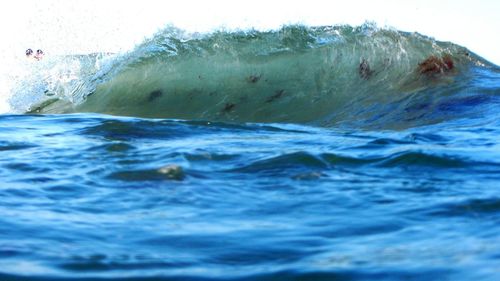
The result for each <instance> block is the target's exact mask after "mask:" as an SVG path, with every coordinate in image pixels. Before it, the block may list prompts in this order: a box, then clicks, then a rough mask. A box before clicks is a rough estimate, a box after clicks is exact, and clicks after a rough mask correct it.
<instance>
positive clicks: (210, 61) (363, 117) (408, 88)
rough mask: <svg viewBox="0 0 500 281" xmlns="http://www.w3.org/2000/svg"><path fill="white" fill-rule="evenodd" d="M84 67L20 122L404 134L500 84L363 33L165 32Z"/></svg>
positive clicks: (449, 53)
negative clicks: (76, 118)
mask: <svg viewBox="0 0 500 281" xmlns="http://www.w3.org/2000/svg"><path fill="white" fill-rule="evenodd" d="M72 59H75V57H72ZM78 59H80V60H87V61H88V60H89V57H79V58H78ZM99 59H102V58H99ZM90 60H91V61H92V62H93V63H91V66H87V69H83V70H80V72H78V73H77V76H78V75H79V77H78V78H79V79H76V80H74V81H77V83H76V84H77V85H76V86H75V85H70V86H68V84H65V83H63V87H59V88H60V89H59V92H57V90H56V92H55V93H53V95H54V96H52V97H51V98H50V99H45V100H43V101H42V102H40V101H37V102H38V104H36V105H35V106H33V105H31V106H30V108H29V110H28V111H30V112H40V113H69V112H95V113H105V114H112V115H126V116H137V117H153V118H175V119H187V120H211V121H232V122H290V123H306V124H313V125H320V126H332V125H339V124H355V125H356V126H361V127H388V128H401V127H403V128H405V127H412V126H418V125H423V124H431V123H436V122H441V121H442V120H447V119H450V118H457V117H461V116H464V115H467V114H470V113H471V112H470V111H471V110H469V109H471V108H472V107H476V106H477V105H478V104H484V103H486V104H488V103H489V101H490V100H491V99H496V97H497V96H498V95H497V93H498V91H497V90H495V89H493V90H492V89H489V88H487V87H484V86H480V87H476V86H475V84H474V81H476V80H477V79H478V78H481V77H482V78H484V77H486V78H485V79H498V77H499V73H500V72H499V70H498V68H497V67H496V66H494V65H492V64H490V63H488V62H487V61H484V60H483V59H481V58H480V57H478V56H476V55H475V54H472V53H471V52H469V51H468V50H467V49H466V48H464V47H461V46H457V45H454V44H452V43H445V42H437V41H435V40H433V39H431V38H428V37H425V36H422V35H419V34H410V33H403V32H398V31H395V30H386V29H379V28H377V27H375V26H373V25H370V24H365V25H363V26H360V27H350V26H327V27H305V26H286V27H283V28H282V29H280V30H277V31H267V32H262V31H254V30H249V31H239V32H224V31H219V32H215V33H211V34H203V35H200V34H186V33H184V32H182V31H180V30H178V29H175V28H173V27H170V28H166V29H165V30H163V31H162V32H159V33H158V34H156V35H155V36H153V37H152V38H150V39H148V40H146V41H145V42H143V43H142V44H140V45H139V46H137V47H136V48H135V49H134V50H133V51H131V52H129V53H127V54H123V55H116V56H113V57H112V58H111V59H109V61H108V62H107V63H106V64H105V66H106V67H102V66H101V67H96V62H98V61H99V60H98V59H96V56H93V57H92V58H91V59H90ZM74 81H73V82H74ZM481 85H484V83H481ZM471 89H474V91H471ZM457 108H459V110H457ZM474 111H475V112H477V110H474Z"/></svg>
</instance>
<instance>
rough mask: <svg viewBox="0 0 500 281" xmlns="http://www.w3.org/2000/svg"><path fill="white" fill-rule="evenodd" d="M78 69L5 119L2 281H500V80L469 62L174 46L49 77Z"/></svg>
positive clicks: (90, 60)
mask: <svg viewBox="0 0 500 281" xmlns="http://www.w3.org/2000/svg"><path fill="white" fill-rule="evenodd" d="M167 35H168V36H167ZM304 38H305V39H304ZM306 39H307V40H306ZM381 42H383V44H382V43H381ZM391 42H395V43H394V44H397V45H390V43H391ZM224 44H225V45H224ZM262 44H264V45H265V46H266V48H260V47H262ZM385 45H387V46H386V47H383V46H385ZM214 46H215V47H214ZM258 46H260V47H259V48H257V47H258ZM181 47H182V48H181ZM219 48H220V49H221V50H220V51H217V50H219ZM370 48H371V49H370ZM396 50H400V51H398V52H400V53H394V52H396ZM404 54H406V55H404ZM446 55H450V56H451V57H452V60H453V62H454V67H453V68H446V67H442V68H441V69H440V70H439V71H437V72H432V71H431V72H430V73H429V72H424V71H422V69H421V68H419V65H420V67H422V66H421V65H422V63H423V62H424V61H425V60H426V58H428V57H429V56H435V57H437V58H441V57H445V56H446ZM386 57H389V59H390V61H387V60H386ZM364 60H365V61H366V62H368V64H369V69H368V70H367V68H366V64H364V66H362V65H363V61H364ZM235 61H236V62H237V63H235ZM68 62H69V63H68ZM75 62H79V65H80V68H78V69H77V70H78V71H76V70H74V69H73V70H74V71H75V72H74V73H72V75H74V76H76V77H77V78H75V79H65V80H64V81H62V80H61V81H56V82H55V83H53V82H51V83H47V84H37V83H38V82H37V83H34V82H29V83H24V84H21V86H20V87H19V88H20V89H22V91H19V92H17V93H16V95H15V96H14V97H13V98H12V99H11V102H12V105H13V107H14V108H17V109H18V110H22V108H23V107H24V109H25V110H26V111H30V112H31V113H24V114H22V113H21V112H19V113H16V114H8V115H7V114H5V115H1V116H0V153H1V155H2V157H1V158H0V213H1V214H2V216H1V217H0V280H6V281H10V280H498V279H499V278H500V271H499V269H498V268H499V264H500V255H499V253H500V246H499V245H500V236H499V235H498V233H500V197H499V194H500V193H499V192H500V160H499V159H500V142H499V139H500V138H499V137H500V113H499V111H498V106H499V105H500V96H499V94H500V71H499V69H498V67H496V66H494V65H492V64H490V63H488V62H486V61H484V60H482V59H481V58H480V57H478V56H476V55H474V54H472V53H469V52H468V51H467V50H466V49H465V48H462V47H459V46H456V45H453V44H451V43H443V42H434V41H433V40H432V39H430V38H426V37H423V36H421V35H418V34H404V33H398V32H396V31H387V30H378V29H374V28H373V27H366V26H365V27H359V28H350V27H341V28H333V27H329V28H319V29H314V28H304V27H288V28H284V29H283V30H280V31H276V32H269V33H259V32H248V33H244V34H241V33H220V34H212V35H209V36H206V37H201V38H198V37H187V38H186V35H182V34H173V33H172V30H167V31H165V32H163V33H159V34H157V35H156V36H155V37H154V38H152V39H151V40H150V41H146V42H144V43H143V44H142V45H140V46H138V47H137V48H136V49H135V50H134V51H132V52H130V53H127V54H124V55H120V56H108V55H102V54H96V55H91V56H73V57H66V58H62V59H61V60H57V61H50V60H48V61H47V62H44V63H45V65H41V64H40V65H39V66H40V67H42V69H48V70H51V71H52V72H51V73H53V72H54V69H55V68H57V69H60V68H61V66H68V65H72V64H73V63H75ZM96 62H100V64H99V65H98V64H97V63H96ZM70 63H71V64H70ZM37 67H38V66H37ZM173 73H175V75H177V76H175V77H174V78H172V76H171V75H174V74H173ZM198 76H200V77H201V78H199V77H198ZM266 80H267V81H266ZM39 89H42V90H43V92H42V93H41V94H40V93H39V92H38V90H39ZM280 90H283V91H280ZM211 93H213V94H211ZM35 112H38V113H43V114H33V113H35ZM61 113H65V114H61Z"/></svg>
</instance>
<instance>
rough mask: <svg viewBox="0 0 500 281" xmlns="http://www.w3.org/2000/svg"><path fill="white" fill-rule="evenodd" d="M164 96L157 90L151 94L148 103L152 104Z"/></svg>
mask: <svg viewBox="0 0 500 281" xmlns="http://www.w3.org/2000/svg"><path fill="white" fill-rule="evenodd" d="M162 95H163V92H162V91H161V90H155V91H152V92H151V93H149V96H148V102H152V101H154V100H156V99H158V98H160V97H161V96H162Z"/></svg>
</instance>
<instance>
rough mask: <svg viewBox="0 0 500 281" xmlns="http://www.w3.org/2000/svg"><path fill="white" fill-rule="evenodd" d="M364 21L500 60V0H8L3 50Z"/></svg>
mask: <svg viewBox="0 0 500 281" xmlns="http://www.w3.org/2000/svg"><path fill="white" fill-rule="evenodd" d="M367 20H368V21H375V22H376V23H377V24H378V25H379V26H386V25H387V26H391V27H395V28H397V29H399V30H404V31H417V32H420V33H422V34H425V35H429V36H432V37H435V38H436V39H438V40H443V41H452V42H454V43H458V44H460V45H463V46H465V47H467V48H469V49H471V50H472V51H473V52H475V53H477V54H479V55H481V56H483V57H485V58H486V59H488V60H490V61H492V62H494V63H496V64H497V65H500V52H499V51H498V49H499V48H500V44H499V40H500V39H499V38H500V37H499V34H500V32H499V31H500V1H499V0H385V1H383V0H345V1H335V0H330V1H321V0H302V1H295V0H274V1H273V0H252V1H248V0H247V1H239V0H232V1H230V0H206V1H203V0H181V1H175V2H174V1H165V0H140V1H128V0H21V1H20V0H3V1H0V23H1V25H0V34H1V36H2V40H1V42H0V51H1V52H3V53H4V54H5V53H13V52H15V53H21V54H22V53H23V52H24V50H25V49H26V48H28V47H30V48H33V49H38V48H41V49H43V50H44V51H46V53H48V54H50V53H74V52H92V51H119V50H123V49H128V48H131V47H132V46H133V45H134V44H136V43H138V42H140V41H142V40H143V38H144V36H150V35H151V34H152V33H154V32H155V31H156V30H158V29H159V28H161V27H163V26H165V25H166V24H168V23H172V24H174V25H176V26H177V27H180V28H183V29H187V30H189V31H209V30H211V29H214V28H218V27H227V28H246V27H256V28H262V29H266V28H277V27H279V26H281V25H283V24H287V23H303V24H308V25H335V24H341V23H347V24H351V25H359V24H362V23H363V22H365V21H367Z"/></svg>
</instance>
